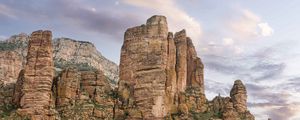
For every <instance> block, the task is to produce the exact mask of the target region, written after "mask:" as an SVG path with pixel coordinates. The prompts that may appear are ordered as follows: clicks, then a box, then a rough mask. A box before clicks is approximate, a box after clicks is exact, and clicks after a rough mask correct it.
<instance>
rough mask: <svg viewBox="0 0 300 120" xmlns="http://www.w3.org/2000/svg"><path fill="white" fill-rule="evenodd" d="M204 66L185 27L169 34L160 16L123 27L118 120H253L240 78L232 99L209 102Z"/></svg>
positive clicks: (234, 88) (220, 98)
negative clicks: (144, 22) (139, 24)
mask: <svg viewBox="0 0 300 120" xmlns="http://www.w3.org/2000/svg"><path fill="white" fill-rule="evenodd" d="M203 69H204V65H203V63H202V62H201V59H200V58H199V57H197V53H196V50H195V47H194V45H193V43H192V40H191V39H190V38H189V37H187V35H186V32H185V30H182V31H179V32H177V33H175V35H174V36H173V34H172V33H170V32H168V25H167V20H166V18H165V17H164V16H153V17H151V18H149V19H148V20H147V23H146V24H145V25H141V26H137V27H133V28H129V29H127V31H126V32H125V36H124V43H123V46H122V50H121V62H120V81H119V86H118V94H119V96H120V98H119V100H120V103H119V104H117V108H118V109H117V111H116V116H117V117H116V118H126V119H192V118H194V119H196V117H195V116H198V117H199V116H200V118H201V119H214V118H220V119H224V120H240V119H244V118H245V119H247V120H252V119H254V117H253V116H252V115H251V114H250V113H249V111H247V107H246V99H247V95H246V88H245V86H244V85H243V84H242V82H241V81H236V82H235V85H234V87H233V89H232V90H231V95H230V97H225V98H224V97H220V96H218V97H216V98H215V99H214V100H212V101H207V99H206V97H205V93H204V75H203ZM122 114H123V117H120V116H122ZM124 114H126V117H124V116H125V115H124ZM203 116H206V117H207V118H203ZM245 116H247V117H245ZM249 116H250V117H249ZM200 118H197V119H200Z"/></svg>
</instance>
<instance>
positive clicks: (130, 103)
mask: <svg viewBox="0 0 300 120" xmlns="http://www.w3.org/2000/svg"><path fill="white" fill-rule="evenodd" d="M51 37H52V36H51V32H50V31H36V32H33V33H32V34H31V36H30V37H26V35H24V34H22V35H19V36H14V37H12V38H10V39H9V40H7V41H6V42H4V43H0V45H2V46H3V45H4V46H6V47H2V48H1V49H0V50H1V51H0V65H3V66H4V67H2V66H1V67H0V69H1V71H0V114H1V116H0V117H1V118H2V119H33V120H53V119H84V120H87V119H89V120H90V119H91V120H94V119H108V120H111V119H114V120H125V119H126V120H137V119H145V120H153V119H155V120H162V119H166V120H181V119H182V120H186V119H188V120H192V119H195V120H208V119H210V120H220V119H223V120H254V116H253V115H252V114H251V113H250V112H249V111H248V110H247V91H246V87H245V86H244V85H243V83H242V81H241V80H237V81H235V82H234V85H233V88H232V90H231V91H230V97H221V96H217V97H215V98H214V99H213V100H212V101H208V100H207V99H206V97H205V92H204V75H203V71H204V65H203V63H202V61H201V59H200V58H199V57H198V56H197V53H196V50H195V47H194V45H193V43H192V40H191V39H190V38H189V37H188V36H187V34H186V32H185V30H182V31H179V32H176V33H175V35H173V33H171V32H168V25H167V20H166V17H164V16H157V15H156V16H153V17H151V18H149V19H148V20H147V23H146V24H145V25H141V26H137V27H133V28H129V29H127V31H126V32H125V36H124V43H123V46H122V49H121V61H120V62H121V63H120V66H119V68H120V71H119V72H120V73H119V76H120V80H119V81H118V78H119V77H118V75H117V74H116V73H117V72H118V68H117V65H115V64H114V63H112V62H110V61H108V60H107V59H106V58H104V57H103V56H102V55H101V54H100V52H98V51H97V50H96V48H95V47H94V45H92V44H91V43H89V42H83V41H74V40H71V39H68V38H59V39H55V40H54V41H52V40H51ZM52 42H53V44H52ZM8 43H9V44H8ZM16 43H18V45H17V46H18V47H16V46H14V45H16ZM27 47H28V48H27ZM24 51H26V52H24ZM7 55H13V57H7V58H6V56H7ZM9 63H14V64H15V66H13V67H12V68H10V67H8V66H5V65H4V64H9ZM8 72H9V73H8ZM117 81H118V86H116V82H117Z"/></svg>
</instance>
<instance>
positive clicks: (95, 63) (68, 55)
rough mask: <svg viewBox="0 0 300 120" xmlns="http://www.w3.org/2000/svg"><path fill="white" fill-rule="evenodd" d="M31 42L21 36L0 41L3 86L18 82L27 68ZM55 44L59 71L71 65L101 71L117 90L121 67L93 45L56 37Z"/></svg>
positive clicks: (54, 53)
mask: <svg viewBox="0 0 300 120" xmlns="http://www.w3.org/2000/svg"><path fill="white" fill-rule="evenodd" d="M28 41H29V36H28V35H26V34H24V33H22V34H19V35H14V36H12V37H10V38H9V39H7V40H6V41H1V42H0V81H3V82H4V84H8V83H15V82H16V81H17V78H18V75H19V73H20V71H21V69H23V68H24V67H25V64H26V56H27V49H28ZM52 43H53V59H54V67H56V68H57V69H56V71H57V72H61V71H62V70H63V69H64V68H66V67H68V66H76V67H78V68H79V69H83V70H84V69H85V70H87V69H90V68H93V69H97V70H101V71H104V75H105V76H106V77H107V78H108V79H109V81H110V84H111V86H113V87H116V85H117V82H118V80H119V76H118V74H119V70H118V69H119V68H118V65H117V64H115V63H113V62H111V61H110V60H108V59H106V58H105V57H103V56H102V55H101V53H100V52H98V51H97V49H96V48H95V46H94V45H93V44H92V43H90V42H85V41H76V40H72V39H69V38H56V39H54V40H53V41H52Z"/></svg>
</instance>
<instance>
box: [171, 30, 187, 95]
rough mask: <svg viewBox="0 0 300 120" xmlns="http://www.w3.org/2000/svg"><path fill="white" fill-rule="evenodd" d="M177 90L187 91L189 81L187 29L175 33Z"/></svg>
mask: <svg viewBox="0 0 300 120" xmlns="http://www.w3.org/2000/svg"><path fill="white" fill-rule="evenodd" d="M174 41H175V44H176V73H177V86H178V88H177V90H178V91H179V92H185V88H186V82H187V74H188V73H187V72H188V70H187V68H188V66H187V50H188V48H187V36H186V32H185V30H182V31H180V32H177V33H175V37H174Z"/></svg>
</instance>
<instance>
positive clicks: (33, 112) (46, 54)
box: [15, 31, 54, 119]
mask: <svg viewBox="0 0 300 120" xmlns="http://www.w3.org/2000/svg"><path fill="white" fill-rule="evenodd" d="M52 54H53V53H52V33H51V32H50V31H35V32H33V33H32V34H31V37H30V41H29V47H28V54H27V57H26V60H27V63H26V66H25V69H24V73H23V74H22V75H24V76H23V78H24V79H23V80H22V79H19V80H22V85H21V86H20V87H21V90H20V91H19V92H21V93H16V94H17V95H15V96H18V95H19V97H17V98H19V99H20V100H19V105H20V108H19V109H18V111H17V112H18V113H19V114H20V115H22V116H30V118H32V119H53V118H52V117H53V116H54V115H53V114H54V113H53V111H51V110H52V109H53V105H52V103H53V102H52V91H51V88H52V80H53V78H54V65H53V59H52V56H53V55H52Z"/></svg>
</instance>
